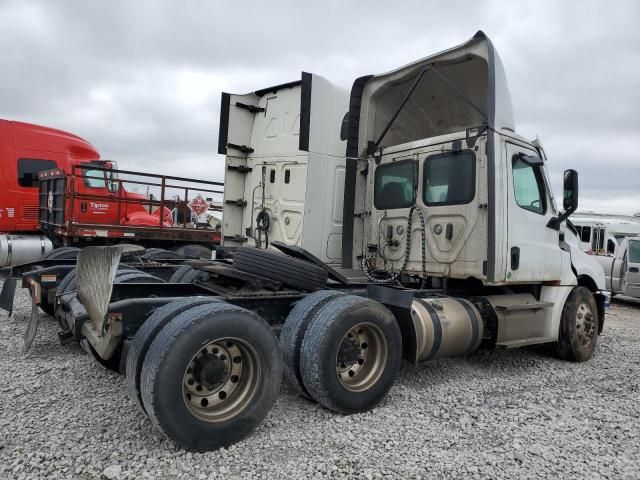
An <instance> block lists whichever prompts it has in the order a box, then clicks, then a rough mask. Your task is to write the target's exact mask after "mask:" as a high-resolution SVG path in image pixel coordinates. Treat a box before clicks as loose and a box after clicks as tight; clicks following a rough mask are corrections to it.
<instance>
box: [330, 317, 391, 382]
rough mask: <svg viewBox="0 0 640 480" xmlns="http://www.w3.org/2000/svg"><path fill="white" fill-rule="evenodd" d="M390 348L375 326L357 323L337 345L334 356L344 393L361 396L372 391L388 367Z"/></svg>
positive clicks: (378, 328) (380, 331)
mask: <svg viewBox="0 0 640 480" xmlns="http://www.w3.org/2000/svg"><path fill="white" fill-rule="evenodd" d="M388 357H389V346H388V344H387V338H386V337H385V335H384V333H383V332H382V330H381V329H380V327H378V326H377V325H374V324H373V323H368V322H364V323H359V324H357V325H355V326H354V327H352V328H351V329H350V330H349V331H348V332H347V333H346V334H345V335H344V336H343V337H342V340H341V341H340V346H339V347H338V352H337V354H336V375H337V377H338V380H339V381H340V383H341V384H342V386H343V387H345V388H346V389H347V390H350V391H352V392H362V391H365V390H367V389H369V388H371V387H372V386H373V385H374V384H375V383H376V382H377V381H378V380H379V379H380V377H381V376H382V373H383V372H384V369H385V368H386V366H387V360H388Z"/></svg>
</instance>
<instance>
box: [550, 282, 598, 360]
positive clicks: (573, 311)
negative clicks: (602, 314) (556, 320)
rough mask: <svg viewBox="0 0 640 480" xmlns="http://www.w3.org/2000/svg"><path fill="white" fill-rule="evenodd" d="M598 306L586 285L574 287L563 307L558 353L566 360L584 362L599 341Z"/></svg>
mask: <svg viewBox="0 0 640 480" xmlns="http://www.w3.org/2000/svg"><path fill="white" fill-rule="evenodd" d="M598 320H599V319H598V308H597V306H596V301H595V299H594V298H593V294H592V293H591V291H589V289H588V288H586V287H574V289H573V290H572V291H571V293H570V294H569V297H567V301H566V302H565V304H564V308H563V309H562V317H561V319H560V331H559V333H558V342H557V343H556V353H557V355H558V356H559V357H560V358H562V359H564V360H571V361H574V362H584V361H586V360H589V359H590V358H591V356H592V355H593V352H594V350H595V348H596V342H597V341H598Z"/></svg>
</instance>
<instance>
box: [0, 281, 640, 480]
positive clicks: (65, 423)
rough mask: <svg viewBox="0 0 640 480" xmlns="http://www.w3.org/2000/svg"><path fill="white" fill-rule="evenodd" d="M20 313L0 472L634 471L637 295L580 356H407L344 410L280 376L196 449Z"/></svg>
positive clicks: (619, 305) (5, 367)
mask: <svg viewBox="0 0 640 480" xmlns="http://www.w3.org/2000/svg"><path fill="white" fill-rule="evenodd" d="M29 311H30V307H29V303H28V296H27V295H26V294H25V292H24V291H20V292H19V293H18V298H17V302H16V308H15V313H14V316H13V317H11V318H7V316H6V314H5V313H4V312H3V313H2V314H0V408H1V411H0V478H16V479H32V478H80V479H89V478H122V479H124V478H162V479H166V478H196V479H209V478H243V479H244V478H320V477H343V478H367V479H371V478H383V477H387V478H482V479H484V478H541V477H542V478H554V479H555V478H565V479H568V478H590V479H595V478H615V479H618V478H628V479H632V478H633V479H635V478H640V393H639V392H640V389H639V384H640V343H639V340H638V338H639V337H640V303H632V302H624V301H618V302H615V303H614V304H613V305H612V307H611V309H610V310H609V313H608V316H607V324H606V326H605V333H604V334H603V335H602V336H601V337H600V339H599V342H598V347H597V350H596V354H595V357H594V358H593V359H592V360H591V361H589V362H587V363H584V364H573V363H567V362H562V361H559V360H556V359H554V358H552V357H549V356H547V355H546V354H545V353H544V351H542V350H541V349H524V350H518V351H509V352H479V353H476V354H474V355H472V356H470V357H469V358H454V359H444V360H439V361H434V362H431V363H426V364H422V365H420V366H418V367H417V368H413V367H411V366H409V365H405V366H404V367H403V369H402V372H401V374H400V377H399V379H398V382H397V384H396V385H395V387H394V388H393V389H392V390H391V393H390V394H389V395H388V397H387V398H386V400H385V401H384V403H383V404H382V405H380V406H379V407H378V408H376V409H375V410H373V411H371V412H368V413H364V414H359V415H352V416H340V415H336V414H333V413H331V412H328V411H326V410H324V409H322V408H319V407H318V406H317V405H314V404H312V403H310V402H308V401H305V400H304V399H302V398H299V397H296V396H294V395H293V394H291V393H289V392H287V391H286V388H285V387H283V391H282V393H281V395H280V397H279V399H278V401H277V403H276V405H275V407H274V408H273V410H272V411H271V413H270V414H269V416H268V417H267V419H266V421H265V422H264V423H263V424H262V425H261V426H260V427H259V428H258V429H257V430H256V431H255V432H254V433H253V434H252V435H250V436H249V437H248V438H247V439H246V440H244V441H242V442H240V443H238V444H236V445H234V446H232V447H230V448H228V449H223V450H219V451H216V452H210V453H206V454H193V453H188V452H185V451H183V450H181V449H178V448H176V447H175V446H174V445H173V444H172V443H171V442H169V441H168V440H166V439H164V438H163V437H162V436H161V435H159V434H158V433H157V432H156V431H154V430H153V428H152V427H151V423H150V422H149V421H148V420H147V418H145V417H144V416H143V415H142V414H141V413H140V412H139V411H138V410H137V409H136V408H134V405H133V403H132V402H131V401H130V400H129V398H128V397H127V392H126V386H125V383H124V381H123V379H122V378H121V377H119V376H118V375H116V374H114V373H111V372H109V371H106V370H104V369H102V368H101V367H100V366H99V365H97V364H96V363H95V362H93V361H92V360H91V359H90V358H89V357H87V355H85V354H84V353H83V352H82V351H81V350H80V349H79V348H78V347H77V346H75V345H67V346H61V345H60V344H59V343H58V340H57V336H56V326H55V323H54V322H53V321H51V320H44V321H43V322H42V324H41V326H40V330H39V332H38V336H37V338H36V341H35V342H34V345H33V348H32V350H31V352H30V353H29V354H28V355H27V356H22V355H21V354H20V351H21V344H22V334H23V331H24V329H25V327H26V322H27V319H28V316H29ZM43 316H44V315H43Z"/></svg>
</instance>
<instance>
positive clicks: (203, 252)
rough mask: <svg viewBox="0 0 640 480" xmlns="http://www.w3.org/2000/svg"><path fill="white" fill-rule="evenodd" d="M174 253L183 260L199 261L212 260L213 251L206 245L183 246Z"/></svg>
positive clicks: (175, 249)
mask: <svg viewBox="0 0 640 480" xmlns="http://www.w3.org/2000/svg"><path fill="white" fill-rule="evenodd" d="M173 251H174V252H175V253H177V254H178V255H180V256H181V257H183V258H192V259H197V260H211V249H210V248H207V247H205V246H204V245H197V244H192V245H181V246H179V247H177V248H174V249H173Z"/></svg>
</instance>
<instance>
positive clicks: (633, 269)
mask: <svg viewBox="0 0 640 480" xmlns="http://www.w3.org/2000/svg"><path fill="white" fill-rule="evenodd" d="M629 271H630V272H632V273H638V272H639V271H640V270H638V267H629Z"/></svg>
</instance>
